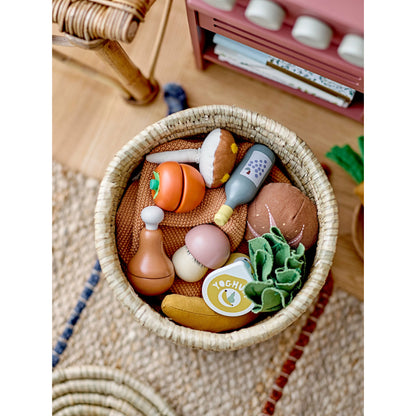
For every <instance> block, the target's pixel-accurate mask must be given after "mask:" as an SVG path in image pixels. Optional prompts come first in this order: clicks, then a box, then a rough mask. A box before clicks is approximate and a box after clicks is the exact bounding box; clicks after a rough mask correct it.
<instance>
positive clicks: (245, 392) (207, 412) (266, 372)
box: [52, 162, 364, 416]
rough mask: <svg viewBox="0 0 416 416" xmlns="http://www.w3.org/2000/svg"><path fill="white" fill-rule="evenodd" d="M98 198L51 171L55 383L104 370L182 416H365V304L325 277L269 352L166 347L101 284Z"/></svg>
mask: <svg viewBox="0 0 416 416" xmlns="http://www.w3.org/2000/svg"><path fill="white" fill-rule="evenodd" d="M98 188H99V181H97V180H96V179H92V178H87V177H85V176H84V175H83V174H81V173H78V172H73V171H71V170H69V169H67V168H65V167H64V166H62V165H61V164H59V163H57V162H53V215H52V218H53V226H52V230H53V236H52V237H53V241H52V243H53V285H52V289H53V305H52V307H53V309H52V312H53V322H52V365H53V372H54V374H56V372H57V371H62V370H65V369H68V370H70V369H71V368H72V367H80V366H81V367H82V366H86V368H88V367H87V366H98V367H103V369H104V368H106V369H108V368H111V369H114V370H115V371H118V372H122V373H123V374H126V377H133V378H134V379H137V380H139V381H140V383H143V384H144V385H147V386H149V387H151V388H152V389H153V391H154V392H156V393H157V394H158V395H159V397H161V398H162V399H163V400H164V401H165V402H166V403H167V404H168V405H169V406H170V407H171V408H172V409H173V411H174V412H175V413H176V414H177V415H183V416H216V415H229V416H233V415H235V416H241V415H285V416H293V415H304V416H314V415H316V416H325V415H336V416H343V415H345V416H358V415H362V414H363V401H364V392H363V390H364V381H363V372H364V369H363V355H364V353H363V343H364V341H363V304H362V302H360V301H359V300H357V299H356V298H355V297H353V296H351V295H349V294H347V293H346V292H344V291H342V290H340V289H337V288H336V287H335V288H333V287H332V277H331V275H330V276H329V277H328V280H327V284H326V285H325V286H324V288H323V289H322V291H321V293H320V296H319V297H318V300H317V304H315V305H314V306H313V307H311V309H310V311H308V313H306V314H305V315H304V316H303V317H302V318H301V319H299V320H298V321H297V322H296V323H295V324H293V325H292V326H290V327H289V328H288V329H287V330H285V331H284V332H283V333H281V334H279V335H278V336H275V337H273V338H271V339H269V340H268V341H266V342H263V343H260V344H257V345H253V346H250V347H248V348H244V349H241V350H237V351H231V352H211V351H203V350H193V349H189V348H185V347H182V346H178V345H175V344H172V343H170V342H168V341H166V340H164V339H161V338H159V337H158V336H156V335H154V334H152V333H149V332H148V331H147V330H146V329H144V328H142V327H140V326H139V325H138V323H137V322H136V321H135V320H134V319H133V317H132V316H131V315H130V313H128V312H127V311H126V310H125V309H124V307H123V306H122V305H121V304H120V303H119V302H118V301H117V300H116V298H115V296H114V294H113V292H112V290H111V289H110V288H109V287H108V285H107V282H106V280H105V279H104V277H103V276H101V270H100V267H99V263H98V262H97V258H96V255H95V247H94V208H95V202H96V196H97V192H98ZM106 371H107V370H106ZM68 414H69V413H68ZM108 414H112V413H111V412H109V413H108Z"/></svg>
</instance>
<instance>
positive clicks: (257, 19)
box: [244, 0, 286, 30]
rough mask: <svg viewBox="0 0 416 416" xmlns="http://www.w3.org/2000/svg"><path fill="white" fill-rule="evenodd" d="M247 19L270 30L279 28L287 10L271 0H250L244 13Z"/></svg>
mask: <svg viewBox="0 0 416 416" xmlns="http://www.w3.org/2000/svg"><path fill="white" fill-rule="evenodd" d="M244 15H245V16H246V18H247V20H250V22H252V23H254V24H256V25H258V26H261V27H264V28H265V29H269V30H279V29H280V27H281V26H282V23H283V20H284V18H285V16H286V13H285V11H284V10H283V9H282V8H281V7H280V6H279V5H278V4H277V3H274V2H273V1H271V0H250V3H249V4H248V6H247V8H246V11H245V13H244Z"/></svg>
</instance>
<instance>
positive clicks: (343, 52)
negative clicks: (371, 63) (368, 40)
mask: <svg viewBox="0 0 416 416" xmlns="http://www.w3.org/2000/svg"><path fill="white" fill-rule="evenodd" d="M338 55H339V56H340V57H341V58H342V59H345V60H346V61H347V62H349V63H351V64H354V65H357V66H359V67H360V68H364V39H363V37H362V36H359V35H354V34H353V33H349V34H348V35H345V36H344V37H343V38H342V41H341V43H340V44H339V46H338Z"/></svg>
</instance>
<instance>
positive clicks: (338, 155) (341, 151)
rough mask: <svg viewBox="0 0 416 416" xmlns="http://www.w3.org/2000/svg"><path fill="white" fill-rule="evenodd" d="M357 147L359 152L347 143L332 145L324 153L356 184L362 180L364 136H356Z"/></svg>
mask: <svg viewBox="0 0 416 416" xmlns="http://www.w3.org/2000/svg"><path fill="white" fill-rule="evenodd" d="M358 147H359V148H360V153H361V154H359V153H357V152H356V151H355V150H353V149H352V148H351V146H350V145H348V144H346V145H345V146H343V147H340V146H334V147H332V148H331V150H330V151H329V152H328V153H327V154H326V157H327V158H329V159H332V160H333V161H334V162H336V163H337V164H338V165H339V166H341V167H342V168H343V169H344V170H345V171H346V172H347V173H348V174H349V175H350V176H351V177H352V178H353V179H354V181H355V182H356V183H357V184H360V183H361V182H363V181H364V136H360V137H359V138H358Z"/></svg>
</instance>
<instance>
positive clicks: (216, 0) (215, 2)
mask: <svg viewBox="0 0 416 416" xmlns="http://www.w3.org/2000/svg"><path fill="white" fill-rule="evenodd" d="M236 1H237V0H204V2H205V3H207V4H209V5H210V6H212V7H215V8H217V9H220V10H225V11H226V12H230V11H231V10H232V9H233V8H234V5H235V3H236Z"/></svg>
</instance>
